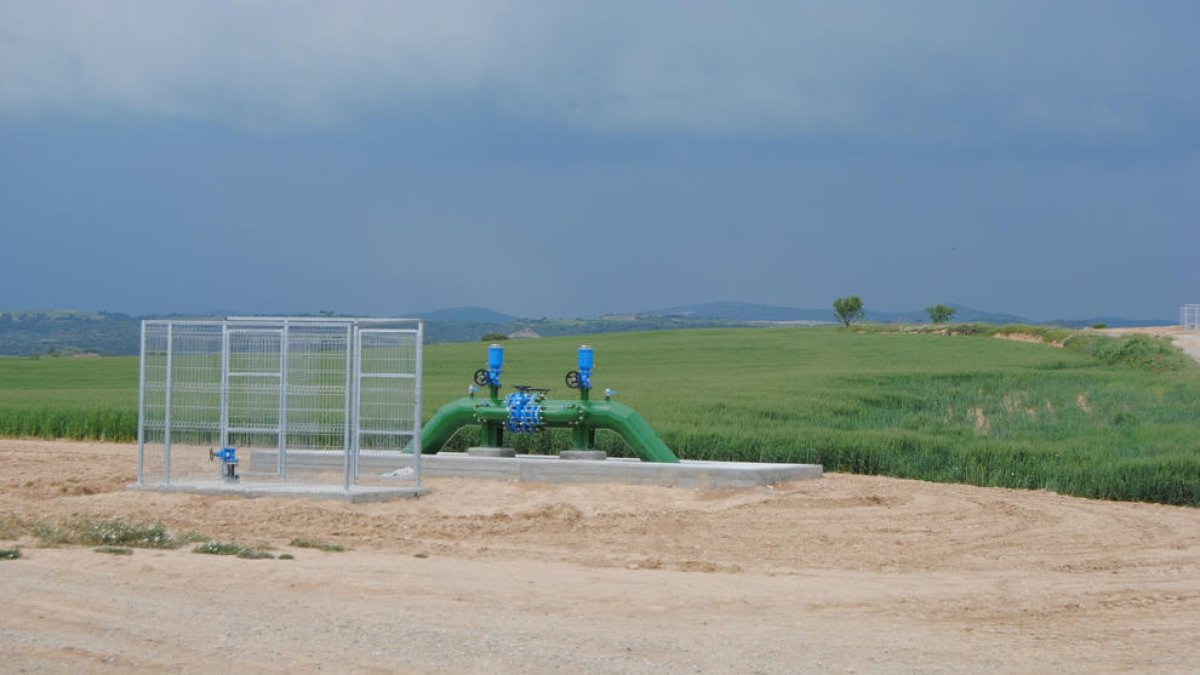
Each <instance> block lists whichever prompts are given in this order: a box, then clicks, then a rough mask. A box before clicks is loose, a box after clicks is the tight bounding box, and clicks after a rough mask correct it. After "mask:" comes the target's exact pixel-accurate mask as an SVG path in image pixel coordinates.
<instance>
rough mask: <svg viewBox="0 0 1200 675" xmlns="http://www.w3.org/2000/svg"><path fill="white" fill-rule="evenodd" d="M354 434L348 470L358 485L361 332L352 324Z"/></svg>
mask: <svg viewBox="0 0 1200 675" xmlns="http://www.w3.org/2000/svg"><path fill="white" fill-rule="evenodd" d="M353 408H354V433H353V434H352V435H351V436H350V448H351V450H350V468H351V473H350V475H351V478H352V481H353V483H354V484H357V483H358V453H359V450H360V449H361V445H362V331H361V330H360V329H359V326H358V322H357V321H355V322H354V406H353Z"/></svg>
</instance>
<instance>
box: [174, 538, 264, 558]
mask: <svg viewBox="0 0 1200 675" xmlns="http://www.w3.org/2000/svg"><path fill="white" fill-rule="evenodd" d="M192 553H204V554H207V555H233V556H237V557H239V558H244V559H246V560H268V559H273V558H274V557H275V556H273V555H271V554H270V553H267V552H266V551H264V550H262V549H257V548H254V547H253V546H242V545H241V544H238V543H236V542H219V541H209V542H205V543H203V544H200V545H199V546H197V547H196V548H193V549H192Z"/></svg>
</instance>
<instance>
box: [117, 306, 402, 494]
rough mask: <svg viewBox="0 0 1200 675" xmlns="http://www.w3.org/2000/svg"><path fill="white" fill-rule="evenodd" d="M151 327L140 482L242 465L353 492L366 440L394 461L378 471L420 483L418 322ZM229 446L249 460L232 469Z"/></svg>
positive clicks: (200, 475) (145, 356) (203, 475)
mask: <svg viewBox="0 0 1200 675" xmlns="http://www.w3.org/2000/svg"><path fill="white" fill-rule="evenodd" d="M396 326H404V327H403V328H398V327H396ZM142 331H143V337H142V365H141V387H140V404H139V443H138V482H139V483H140V484H151V485H154V484H178V483H188V482H197V481H213V480H223V481H226V482H231V481H232V480H233V479H232V475H231V474H232V473H236V474H237V476H238V481H239V482H240V481H251V482H265V483H277V484H287V485H289V486H293V487H295V488H297V489H301V490H302V489H304V488H305V487H306V486H308V487H312V488H314V489H316V488H327V487H331V486H335V487H336V486H340V487H341V488H342V489H344V490H349V489H351V487H352V486H353V485H354V484H355V483H356V482H357V477H358V471H357V468H358V456H359V452H360V451H361V450H362V449H366V450H368V451H372V452H373V451H386V452H388V453H391V456H393V457H394V459H395V462H394V464H395V469H394V470H390V471H389V472H388V473H387V475H386V476H384V475H382V474H380V475H376V476H374V478H386V480H387V481H389V482H394V481H396V480H400V481H405V480H407V481H408V482H411V483H413V484H414V485H419V480H420V462H419V452H420V450H419V447H420V443H419V437H420V377H421V341H422V337H423V333H422V327H421V324H420V322H419V321H405V320H379V319H346V320H341V319H333V320H329V319H309V318H278V319H276V318H270V319H265V318H239V319H227V320H223V321H145V322H143V326H142ZM227 447H228V448H234V449H235V454H236V455H237V458H238V463H237V465H236V466H235V467H234V469H233V471H232V472H228V473H227V471H228V470H229V466H228V465H226V464H222V463H221V461H220V457H219V456H218V457H214V456H213V454H214V453H213V451H219V450H220V449H221V448H227ZM217 454H218V455H219V453H217ZM389 465H390V463H389Z"/></svg>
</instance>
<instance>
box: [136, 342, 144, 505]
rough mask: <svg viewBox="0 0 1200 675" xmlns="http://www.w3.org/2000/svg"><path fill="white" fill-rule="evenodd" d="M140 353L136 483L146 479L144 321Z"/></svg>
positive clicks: (141, 482) (139, 483)
mask: <svg viewBox="0 0 1200 675" xmlns="http://www.w3.org/2000/svg"><path fill="white" fill-rule="evenodd" d="M140 344H141V354H142V357H141V359H139V361H140V363H139V364H138V429H137V444H138V451H137V452H138V457H137V484H138V485H142V484H143V483H144V482H145V479H146V473H145V472H146V321H145V320H143V321H142V337H141V343H140Z"/></svg>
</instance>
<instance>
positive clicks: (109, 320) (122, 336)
mask: <svg viewBox="0 0 1200 675" xmlns="http://www.w3.org/2000/svg"><path fill="white" fill-rule="evenodd" d="M140 336H141V323H140V321H139V320H138V319H135V318H133V317H131V316H129V315H128V314H114V313H109V312H72V311H61V312H0V354H5V355H14V356H30V355H34V354H63V355H70V354H82V353H90V354H111V355H123V354H137V353H138V350H139V348H138V340H139V338H140Z"/></svg>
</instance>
